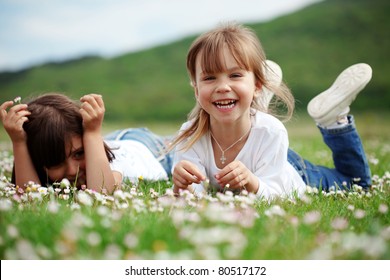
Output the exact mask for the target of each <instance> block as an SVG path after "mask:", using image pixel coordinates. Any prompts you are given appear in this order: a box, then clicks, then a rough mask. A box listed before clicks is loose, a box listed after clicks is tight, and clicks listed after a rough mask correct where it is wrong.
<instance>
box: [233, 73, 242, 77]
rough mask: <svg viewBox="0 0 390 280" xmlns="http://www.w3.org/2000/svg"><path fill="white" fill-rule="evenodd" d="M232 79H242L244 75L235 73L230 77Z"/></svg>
mask: <svg viewBox="0 0 390 280" xmlns="http://www.w3.org/2000/svg"><path fill="white" fill-rule="evenodd" d="M230 77H232V78H240V77H242V74H240V73H233V74H231V75H230Z"/></svg>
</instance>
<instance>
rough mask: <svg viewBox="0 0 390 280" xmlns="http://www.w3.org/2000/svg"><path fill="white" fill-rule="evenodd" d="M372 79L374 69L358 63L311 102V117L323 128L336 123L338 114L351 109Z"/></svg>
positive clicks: (308, 108) (309, 107) (309, 106)
mask: <svg viewBox="0 0 390 280" xmlns="http://www.w3.org/2000/svg"><path fill="white" fill-rule="evenodd" d="M371 77H372V69H371V67H370V66H369V65H368V64H365V63H358V64H355V65H352V66H350V67H348V68H347V69H345V70H344V71H343V72H341V74H340V75H339V76H338V77H337V79H336V80H335V81H334V83H333V84H332V86H331V87H330V88H328V89H327V90H325V91H324V92H322V93H320V94H319V95H317V96H316V97H314V98H313V99H312V100H311V101H310V102H309V104H308V105H307V111H308V113H309V115H310V116H311V117H312V118H313V119H314V120H315V121H316V122H317V123H319V124H321V125H323V126H328V125H330V124H332V123H334V122H335V120H336V119H337V116H338V114H339V113H341V112H342V111H343V110H345V109H346V108H348V107H349V105H350V104H351V103H352V102H353V101H354V100H355V98H356V96H357V95H358V93H359V92H360V91H361V90H362V89H363V88H364V87H365V86H366V85H367V84H368V82H369V81H370V80H371ZM340 93H341V94H340ZM325 101H326V102H325Z"/></svg>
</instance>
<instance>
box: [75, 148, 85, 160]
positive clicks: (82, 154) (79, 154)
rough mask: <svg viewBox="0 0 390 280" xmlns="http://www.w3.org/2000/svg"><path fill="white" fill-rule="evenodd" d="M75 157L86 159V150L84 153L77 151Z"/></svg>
mask: <svg viewBox="0 0 390 280" xmlns="http://www.w3.org/2000/svg"><path fill="white" fill-rule="evenodd" d="M73 157H74V158H75V159H82V158H83V157H84V150H83V151H77V152H75V153H74V154H73Z"/></svg>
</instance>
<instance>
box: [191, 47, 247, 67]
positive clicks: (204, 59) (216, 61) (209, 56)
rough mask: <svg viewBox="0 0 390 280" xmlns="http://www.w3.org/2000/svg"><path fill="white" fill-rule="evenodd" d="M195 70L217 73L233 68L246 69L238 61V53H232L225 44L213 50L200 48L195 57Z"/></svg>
mask: <svg viewBox="0 0 390 280" xmlns="http://www.w3.org/2000/svg"><path fill="white" fill-rule="evenodd" d="M196 68H197V72H204V73H218V72H224V71H226V70H229V69H233V68H241V69H246V68H247V67H246V66H245V64H244V63H242V62H241V61H240V55H239V54H234V53H232V51H231V50H230V49H229V48H228V47H227V46H225V47H224V48H219V49H217V50H215V51H214V52H207V51H205V50H202V51H201V52H199V54H198V55H197V58H196Z"/></svg>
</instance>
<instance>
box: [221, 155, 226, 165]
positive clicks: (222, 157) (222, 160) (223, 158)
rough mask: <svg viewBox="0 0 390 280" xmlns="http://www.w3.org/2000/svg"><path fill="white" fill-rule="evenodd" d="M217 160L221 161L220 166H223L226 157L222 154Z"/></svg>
mask: <svg viewBox="0 0 390 280" xmlns="http://www.w3.org/2000/svg"><path fill="white" fill-rule="evenodd" d="M219 159H220V160H221V163H222V164H225V160H226V157H225V154H224V153H222V156H221V157H220V158H219Z"/></svg>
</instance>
